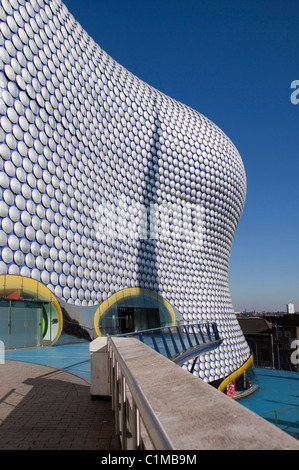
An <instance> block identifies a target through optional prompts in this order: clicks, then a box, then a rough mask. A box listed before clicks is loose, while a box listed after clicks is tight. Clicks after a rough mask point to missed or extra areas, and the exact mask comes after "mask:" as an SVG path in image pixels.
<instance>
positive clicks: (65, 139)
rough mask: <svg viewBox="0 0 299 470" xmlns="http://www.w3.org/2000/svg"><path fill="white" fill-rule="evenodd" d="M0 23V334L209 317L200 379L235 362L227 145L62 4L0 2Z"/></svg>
mask: <svg viewBox="0 0 299 470" xmlns="http://www.w3.org/2000/svg"><path fill="white" fill-rule="evenodd" d="M0 20H1V26H0V29H1V36H0V38H1V44H0V86H1V101H0V116H1V129H0V195H1V198H0V201H1V202H0V217H1V227H0V229H1V230H0V245H1V257H0V331H1V340H2V341H3V342H4V343H5V345H6V346H7V347H8V348H18V347H24V346H28V345H29V346H30V345H46V344H54V343H55V342H56V341H57V339H58V338H59V335H60V333H61V332H62V331H70V332H71V333H72V334H77V335H79V336H80V335H82V336H85V337H88V338H89V339H93V338H95V337H97V336H99V335H105V334H106V333H110V334H115V333H120V332H123V331H128V330H134V329H135V330H136V329H138V328H139V329H142V328H143V329H145V328H148V327H154V326H157V325H162V324H169V323H171V322H175V321H176V320H177V319H180V318H183V319H185V320H193V319H200V320H210V321H215V322H216V323H217V326H218V330H219V334H220V336H221V338H223V343H222V344H221V346H220V347H219V348H218V349H216V350H215V351H213V352H210V353H209V354H204V355H202V356H200V357H199V358H198V361H197V364H196V366H195V369H194V373H197V374H198V376H199V377H201V378H202V379H204V380H205V381H207V382H213V381H216V380H218V381H219V380H220V379H224V378H226V377H227V376H229V375H230V374H232V373H234V372H235V371H237V370H239V369H240V368H241V369H242V367H244V364H246V362H248V360H249V358H250V351H249V348H248V345H247V343H246V341H245V339H244V337H243V334H242V332H241V330H240V328H239V325H238V322H237V319H236V317H235V313H234V310H233V306H232V303H231V298H230V292H229V283H228V266H229V257H230V250H231V246H232V242H233V237H234V234H235V230H236V227H237V224H238V221H239V219H240V217H241V213H242V210H243V206H244V202H245V194H246V176H245V171H244V167H243V163H242V160H241V158H240V156H239V153H238V151H237V150H236V148H235V147H234V145H233V144H232V142H231V141H230V140H229V139H228V137H227V136H226V135H225V134H224V133H223V132H222V131H221V130H220V129H219V128H218V127H217V126H216V125H215V124H213V123H212V122H211V121H210V120H209V119H207V118H206V117H204V116H203V115H201V114H200V113H199V112H197V111H195V110H193V109H191V108H190V107H188V106H185V105H184V104H182V103H180V102H178V101H175V100H174V99H172V98H169V97H168V96H166V95H164V94H163V93H161V92H159V91H158V90H156V89H154V88H152V87H151V86H150V85H148V84H147V83H144V82H143V81H141V80H139V79H138V78H137V77H136V76H134V75H133V74H132V73H130V72H129V71H127V70H126V69H125V68H124V67H122V66H121V65H119V64H118V63H117V62H116V61H115V60H113V59H112V58H111V57H110V56H109V55H108V54H107V53H106V52H105V51H104V50H103V49H101V47H100V46H99V45H97V44H96V43H95V42H94V40H93V39H92V38H91V37H90V36H89V35H88V34H87V33H86V32H85V31H84V30H83V28H82V27H81V26H80V25H79V24H78V22H77V21H76V20H75V19H74V17H73V16H72V15H71V14H70V12H69V11H68V10H67V8H66V7H65V5H64V4H63V3H61V1H60V0H30V1H25V0H1V6H0ZM8 312H9V313H8ZM8 316H9V317H8ZM41 319H42V328H40V325H41ZM8 324H9V327H8V326H7V325H8ZM37 325H39V326H37Z"/></svg>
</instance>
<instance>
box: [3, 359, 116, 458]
mask: <svg viewBox="0 0 299 470" xmlns="http://www.w3.org/2000/svg"><path fill="white" fill-rule="evenodd" d="M12 449H13V450H29V449H32V450H46V449H47V450H72V449H73V450H118V449H120V447H119V444H118V440H117V438H116V436H115V434H114V414H113V412H112V410H111V402H110V401H105V400H91V398H90V388H89V383H88V381H86V380H85V379H84V378H81V377H78V376H76V375H75V374H72V373H69V372H66V371H63V370H60V369H55V368H52V367H47V366H43V365H38V364H32V363H27V362H19V361H11V360H5V363H4V364H0V450H12Z"/></svg>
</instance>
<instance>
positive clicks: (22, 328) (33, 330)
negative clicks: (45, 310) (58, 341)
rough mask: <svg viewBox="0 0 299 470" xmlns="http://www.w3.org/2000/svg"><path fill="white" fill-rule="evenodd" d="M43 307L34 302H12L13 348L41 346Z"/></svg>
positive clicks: (11, 343) (11, 337)
mask: <svg viewBox="0 0 299 470" xmlns="http://www.w3.org/2000/svg"><path fill="white" fill-rule="evenodd" d="M41 331H42V307H41V305H39V304H37V303H34V302H22V301H20V302H17V301H12V302H11V336H10V347H11V348H13V349H14V348H26V347H33V346H40V345H41Z"/></svg>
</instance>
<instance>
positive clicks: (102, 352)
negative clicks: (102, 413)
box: [89, 337, 110, 400]
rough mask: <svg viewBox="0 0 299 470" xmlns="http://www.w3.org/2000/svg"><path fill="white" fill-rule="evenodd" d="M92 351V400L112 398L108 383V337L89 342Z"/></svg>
mask: <svg viewBox="0 0 299 470" xmlns="http://www.w3.org/2000/svg"><path fill="white" fill-rule="evenodd" d="M89 352H90V373H91V380H90V396H91V399H92V400H96V399H107V398H109V399H110V385H109V383H108V357H107V338H104V337H99V338H96V339H95V340H94V341H92V342H91V343H90V344H89Z"/></svg>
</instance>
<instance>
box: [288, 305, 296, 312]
mask: <svg viewBox="0 0 299 470" xmlns="http://www.w3.org/2000/svg"><path fill="white" fill-rule="evenodd" d="M287 313H295V306H294V304H287Z"/></svg>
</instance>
